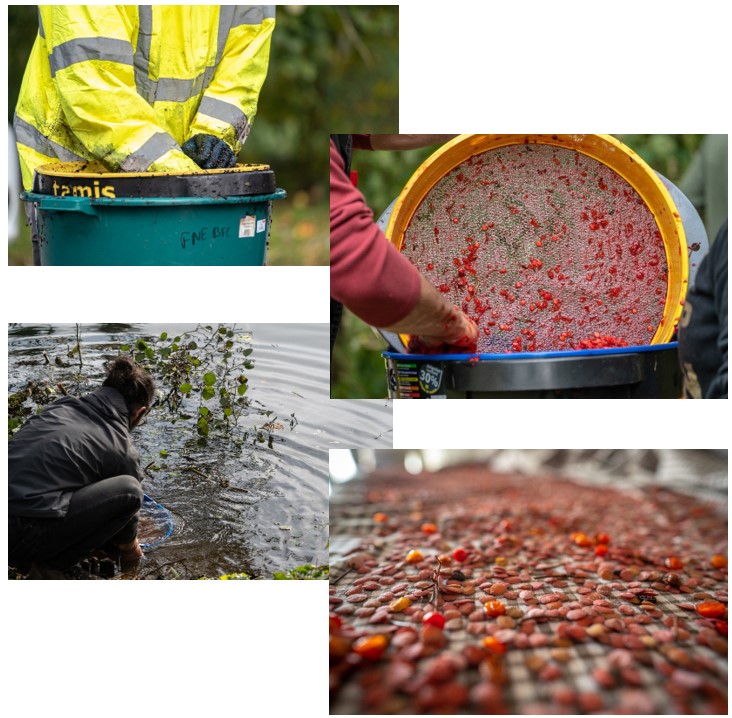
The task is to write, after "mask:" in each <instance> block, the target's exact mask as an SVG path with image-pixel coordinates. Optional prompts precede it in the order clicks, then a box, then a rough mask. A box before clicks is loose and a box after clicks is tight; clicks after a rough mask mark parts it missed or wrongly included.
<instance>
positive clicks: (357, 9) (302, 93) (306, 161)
mask: <svg viewBox="0 0 732 718" xmlns="http://www.w3.org/2000/svg"><path fill="white" fill-rule="evenodd" d="M37 29H38V21H37V11H36V6H32V5H10V6H9V7H8V31H9V37H11V38H13V42H12V43H10V46H9V48H8V65H9V79H8V98H9V103H8V120H9V121H10V122H12V117H13V112H14V109H15V104H16V101H17V97H18V92H19V90H20V84H21V81H22V77H23V73H24V71H25V65H26V62H27V60H28V56H29V54H30V51H31V48H32V46H33V42H34V40H35V36H36V33H37ZM398 98H399V7H398V6H397V5H385V6H380V5H373V6H372V5H333V6H331V5H278V6H277V25H276V28H275V31H274V33H273V35H272V49H271V55H270V64H269V72H268V75H267V80H266V82H265V83H264V87H263V88H262V92H261V94H260V98H259V107H258V111H257V116H256V118H255V120H254V123H253V129H252V133H251V135H250V137H249V139H248V140H247V143H246V145H245V148H244V150H243V151H242V155H241V158H242V160H243V161H246V162H261V163H266V164H269V165H271V166H272V168H273V169H274V170H275V173H276V176H277V184H278V185H279V186H280V187H283V188H284V189H286V190H287V193H288V199H287V200H285V201H284V202H282V203H281V205H280V206H278V207H277V209H276V210H275V225H274V229H273V248H272V249H273V254H272V253H271V254H270V261H271V263H273V264H279V263H281V264H290V265H296V264H311V263H317V264H321V265H323V264H327V263H328V257H329V251H328V242H327V234H326V231H327V230H326V221H327V220H326V217H327V203H328V193H327V184H326V177H327V164H326V163H327V152H326V148H327V146H328V145H327V139H326V138H327V134H328V133H329V132H338V131H339V130H340V131H343V130H347V131H349V132H354V131H355V132H359V131H361V132H394V131H395V130H396V129H397V124H398V109H399V108H398V104H399V103H398ZM308 208H312V210H313V211H315V210H317V212H318V214H319V216H320V217H322V219H318V218H314V217H313V216H312V212H310V213H308V212H307V211H306V210H307V209H308ZM303 212H305V214H306V215H307V217H306V219H305V221H306V222H307V225H306V226H305V227H299V226H290V227H288V226H285V223H286V222H297V221H298V219H299V217H300V215H302V214H303ZM313 231H317V232H318V235H317V236H316V237H315V238H313V236H312V232H313ZM277 232H284V234H286V235H287V237H288V238H290V239H292V241H290V240H289V239H288V240H287V241H286V242H285V246H284V247H283V248H282V251H281V252H280V251H278V250H277V249H275V247H274V245H275V243H276V241H279V240H276V236H275V235H276V233H277ZM303 237H305V239H303ZM316 242H317V244H318V247H317V248H316V247H314V244H315V243H316ZM20 246H21V247H24V246H25V245H24V244H21V245H20ZM28 246H29V244H28ZM14 252H15V255H18V254H19V253H20V250H18V249H15V250H14ZM14 258H15V263H30V256H29V255H28V256H27V257H26V255H25V254H21V256H20V257H17V256H15V257H13V256H11V259H10V261H11V262H12V261H13V259H14Z"/></svg>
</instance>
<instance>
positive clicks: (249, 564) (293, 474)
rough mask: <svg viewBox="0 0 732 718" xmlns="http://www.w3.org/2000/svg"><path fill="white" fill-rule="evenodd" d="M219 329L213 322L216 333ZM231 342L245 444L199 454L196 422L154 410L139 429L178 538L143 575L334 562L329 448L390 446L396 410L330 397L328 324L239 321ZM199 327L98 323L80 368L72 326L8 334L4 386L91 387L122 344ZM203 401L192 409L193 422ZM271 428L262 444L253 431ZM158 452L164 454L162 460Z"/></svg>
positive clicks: (150, 487)
mask: <svg viewBox="0 0 732 718" xmlns="http://www.w3.org/2000/svg"><path fill="white" fill-rule="evenodd" d="M213 326H214V327H215V326H216V325H213ZM227 326H235V330H236V331H235V335H236V343H237V346H239V345H246V346H251V348H252V350H253V351H252V353H251V355H250V358H251V359H252V360H253V361H254V364H255V366H254V368H252V369H251V370H249V371H247V377H248V379H249V391H248V392H247V397H248V398H249V400H250V407H249V411H248V413H247V415H246V416H245V417H243V419H242V420H241V421H240V429H241V432H240V433H239V434H238V435H237V436H238V438H239V439H240V440H241V437H242V435H243V433H244V431H245V430H247V429H249V433H248V435H247V438H246V439H245V440H244V441H243V442H241V441H240V443H237V442H236V441H234V440H233V439H231V438H219V439H217V438H215V437H209V441H208V444H207V446H206V447H205V448H203V449H202V448H201V447H199V446H197V437H196V435H195V429H193V430H192V429H191V424H190V421H188V422H186V421H183V420H178V421H176V422H175V423H173V421H172V420H171V418H170V416H168V415H166V413H165V412H164V411H162V410H157V409H154V410H153V411H152V412H151V413H150V414H149V415H148V418H147V419H146V421H145V423H144V424H143V425H141V426H140V427H138V428H137V429H135V430H134V432H133V436H134V440H135V444H136V446H137V447H138V449H139V451H140V453H141V456H142V465H143V467H149V468H148V470H147V471H146V478H145V480H144V482H143V487H144V489H145V492H146V493H147V494H148V495H150V496H151V497H153V498H154V499H155V500H156V501H158V502H160V503H161V504H162V505H164V506H165V507H166V508H167V509H169V511H170V512H171V513H172V515H173V518H174V523H175V530H174V532H173V535H172V536H171V538H170V539H169V540H168V541H167V542H165V543H164V544H163V545H161V546H159V547H157V548H155V549H154V550H152V551H150V552H149V553H148V556H147V558H146V560H145V563H144V565H143V566H142V567H141V569H140V572H139V574H138V575H139V576H140V577H142V578H157V577H158V576H163V577H165V578H177V577H179V578H198V577H200V576H208V577H217V576H219V575H223V574H227V573H230V572H238V571H245V572H248V573H250V574H252V575H256V576H261V577H265V578H271V576H272V574H273V572H274V571H283V570H287V569H290V568H294V567H295V566H298V565H302V564H305V563H311V564H314V565H320V564H326V563H327V559H328V547H327V545H328V450H329V449H334V448H352V447H372V446H373V447H379V448H390V447H391V443H392V439H391V437H392V433H391V428H392V418H391V403H390V402H388V401H331V400H330V399H329V391H330V366H329V361H330V359H329V327H328V325H326V324H269V325H264V324H238V325H227ZM195 327H196V325H194V324H191V325H181V324H168V325H164V324H159V325H158V324H155V325H153V324H96V325H87V324H84V325H81V326H80V328H79V332H80V340H81V347H82V360H83V363H84V366H83V368H81V369H80V368H79V365H78V359H77V358H76V356H75V355H72V356H69V355H68V353H69V351H70V350H72V349H73V348H74V347H75V346H76V341H77V338H76V325H74V324H65V325H45V324H43V325H41V324H38V325H25V324H24V325H20V324H14V325H10V327H9V332H8V334H9V337H8V374H9V379H8V389H9V393H13V392H17V391H20V390H22V389H24V388H25V387H26V386H27V385H28V382H29V381H34V382H35V383H36V385H38V386H40V387H42V388H43V389H44V390H45V387H49V390H54V388H55V387H56V385H57V384H59V383H61V384H63V385H64V386H65V388H66V389H67V390H68V391H69V393H73V394H79V393H84V392H86V391H90V390H93V389H94V388H96V387H97V386H99V384H100V383H101V380H102V378H103V376H104V363H105V361H107V360H108V359H110V358H112V357H113V356H116V355H117V354H118V352H119V347H120V346H122V345H124V344H134V342H135V341H136V340H137V339H140V338H142V339H144V340H146V341H148V340H151V339H153V338H155V337H159V336H160V334H161V333H162V332H167V333H168V334H169V335H170V336H173V335H174V334H178V335H182V334H183V333H184V332H186V331H191V330H193V329H195ZM196 407H197V403H196V404H195V405H193V406H192V407H191V408H190V413H191V414H195V412H196V411H197V408H196ZM267 422H272V423H274V424H275V425H276V428H274V429H272V430H271V431H269V432H266V436H267V437H269V436H270V435H271V436H272V440H271V442H270V443H271V447H270V446H269V445H268V442H267V441H265V442H263V443H260V442H258V441H256V440H255V439H252V436H253V435H254V434H255V433H256V432H255V428H259V427H262V425H264V424H266V423H267ZM161 451H164V452H167V456H165V457H163V456H161V453H160V452H161Z"/></svg>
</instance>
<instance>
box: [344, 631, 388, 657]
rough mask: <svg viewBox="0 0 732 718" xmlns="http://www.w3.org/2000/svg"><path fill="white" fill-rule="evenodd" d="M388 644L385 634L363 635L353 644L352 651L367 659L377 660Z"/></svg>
mask: <svg viewBox="0 0 732 718" xmlns="http://www.w3.org/2000/svg"><path fill="white" fill-rule="evenodd" d="M388 644H389V642H388V640H387V638H386V636H383V635H381V634H377V635H375V636H363V637H361V638H359V639H358V640H357V641H356V642H355V643H354V644H353V652H354V653H357V654H358V655H359V656H361V658H365V659H366V660H369V661H378V660H379V658H381V656H383V655H384V651H385V650H386V647H387V645H388Z"/></svg>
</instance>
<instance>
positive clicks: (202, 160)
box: [181, 135, 236, 170]
mask: <svg viewBox="0 0 732 718" xmlns="http://www.w3.org/2000/svg"><path fill="white" fill-rule="evenodd" d="M181 149H182V150H183V152H185V153H186V154H187V155H188V156H189V157H190V158H191V159H192V160H193V161H194V162H195V163H196V164H197V165H198V166H199V167H200V168H201V169H202V170H216V169H226V168H228V167H234V166H235V165H236V155H235V154H234V151H233V150H232V149H231V147H229V145H227V144H226V142H224V141H223V140H222V139H220V138H219V137H214V135H194V136H193V137H191V139H190V140H188V141H187V142H184V143H183V146H182V147H181Z"/></svg>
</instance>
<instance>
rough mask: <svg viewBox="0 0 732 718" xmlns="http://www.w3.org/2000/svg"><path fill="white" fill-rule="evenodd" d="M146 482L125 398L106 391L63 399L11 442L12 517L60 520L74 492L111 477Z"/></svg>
mask: <svg viewBox="0 0 732 718" xmlns="http://www.w3.org/2000/svg"><path fill="white" fill-rule="evenodd" d="M122 475H127V476H134V477H135V478H136V479H137V480H138V481H141V480H142V472H141V469H140V457H139V454H138V452H137V450H136V449H135V447H134V446H133V444H132V439H131V438H130V429H129V412H128V410H127V406H126V404H125V401H124V399H123V398H122V395H121V394H120V393H119V392H118V391H117V390H116V389H113V388H111V387H102V388H101V389H97V390H96V391H94V392H92V393H91V394H87V395H85V396H83V397H81V398H77V397H71V396H68V397H63V398H61V399H57V400H56V401H54V402H53V403H52V404H50V405H49V406H47V407H46V408H45V409H43V411H42V412H41V413H40V414H37V415H35V416H32V417H31V418H30V419H28V421H27V422H26V423H25V424H24V425H23V427H22V428H21V429H20V431H18V433H17V434H15V435H14V436H13V437H12V438H11V439H10V441H9V442H8V513H9V515H10V516H30V517H43V516H45V517H62V516H65V515H66V512H67V511H68V508H69V503H70V501H71V497H72V495H73V493H74V492H75V491H78V490H79V489H81V488H82V487H84V486H88V485H90V484H92V483H94V482H95V481H100V480H101V479H107V478H111V477H113V476H122Z"/></svg>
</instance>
